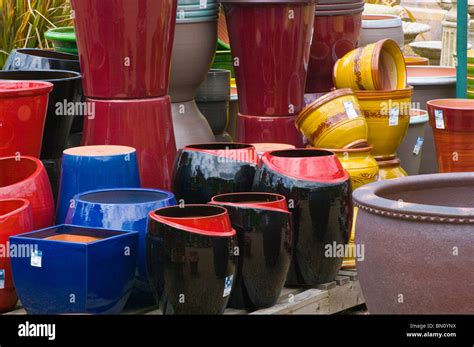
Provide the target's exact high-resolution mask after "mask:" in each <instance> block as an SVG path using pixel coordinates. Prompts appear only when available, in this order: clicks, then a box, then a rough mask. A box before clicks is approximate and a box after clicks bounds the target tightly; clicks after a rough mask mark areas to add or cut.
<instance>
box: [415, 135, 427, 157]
mask: <svg viewBox="0 0 474 347" xmlns="http://www.w3.org/2000/svg"><path fill="white" fill-rule="evenodd" d="M423 142H425V139H424V138H423V137H421V136H420V137H418V138H417V139H416V144H415V148H413V154H414V155H418V154H420V150H421V147H422V146H423Z"/></svg>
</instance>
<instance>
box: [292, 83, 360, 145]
mask: <svg viewBox="0 0 474 347" xmlns="http://www.w3.org/2000/svg"><path fill="white" fill-rule="evenodd" d="M296 127H297V129H299V130H300V131H301V132H302V133H303V134H304V136H305V137H306V138H307V139H308V140H309V142H310V144H311V145H312V146H313V147H319V148H352V147H357V146H364V145H366V144H367V135H368V127H367V123H366V121H365V119H364V117H363V116H362V114H361V111H360V107H359V102H358V100H357V97H356V96H355V94H354V92H353V91H352V90H350V89H338V90H335V91H333V92H330V93H327V94H325V95H324V96H322V97H320V98H319V99H316V100H315V101H314V102H312V103H311V104H309V105H308V106H306V107H305V108H304V109H303V110H302V111H301V112H300V114H299V115H298V117H297V119H296Z"/></svg>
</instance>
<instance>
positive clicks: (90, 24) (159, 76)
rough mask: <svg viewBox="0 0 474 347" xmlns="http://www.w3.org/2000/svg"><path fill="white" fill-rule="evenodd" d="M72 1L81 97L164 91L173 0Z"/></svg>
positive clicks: (127, 96) (145, 94) (143, 95)
mask: <svg viewBox="0 0 474 347" xmlns="http://www.w3.org/2000/svg"><path fill="white" fill-rule="evenodd" d="M71 4H72V8H73V10H74V12H75V20H74V22H75V28H76V36H77V46H78V49H79V52H80V60H81V67H82V72H83V77H84V83H83V84H84V94H85V95H86V96H88V97H91V98H102V99H138V98H154V97H161V96H165V95H166V94H167V90H168V79H169V69H170V61H171V50H172V47H173V37H174V30H175V23H176V15H175V13H176V6H177V2H176V0H158V1H157V0H135V1H133V0H103V1H96V0H72V2H71ZM131 14H133V15H131ZM118 72H120V73H118Z"/></svg>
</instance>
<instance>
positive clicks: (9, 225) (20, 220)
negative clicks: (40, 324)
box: [0, 199, 33, 313]
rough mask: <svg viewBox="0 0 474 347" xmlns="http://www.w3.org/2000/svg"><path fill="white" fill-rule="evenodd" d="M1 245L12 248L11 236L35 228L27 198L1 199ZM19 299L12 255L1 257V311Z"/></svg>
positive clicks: (10, 308)
mask: <svg viewBox="0 0 474 347" xmlns="http://www.w3.org/2000/svg"><path fill="white" fill-rule="evenodd" d="M0 230H1V231H0V245H1V246H2V248H3V249H4V250H9V249H10V244H9V237H10V236H15V235H18V234H22V233H25V232H29V231H32V230H33V215H32V214H31V206H30V202H29V201H28V200H25V199H11V200H0ZM17 301H18V296H17V295H16V290H15V286H14V283H13V276H12V269H11V265H10V257H9V256H5V255H3V256H2V257H0V312H1V313H3V312H8V311H11V310H12V309H13V308H14V307H15V306H16V303H17Z"/></svg>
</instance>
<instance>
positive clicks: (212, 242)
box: [146, 205, 237, 314]
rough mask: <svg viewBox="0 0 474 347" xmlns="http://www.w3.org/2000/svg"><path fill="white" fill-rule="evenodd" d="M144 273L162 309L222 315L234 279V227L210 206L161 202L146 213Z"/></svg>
mask: <svg viewBox="0 0 474 347" xmlns="http://www.w3.org/2000/svg"><path fill="white" fill-rule="evenodd" d="M146 246H147V251H146V254H147V268H148V276H149V280H150V283H151V285H152V288H153V290H154V294H155V297H156V299H157V301H158V302H161V301H162V302H163V310H162V311H163V313H164V314H222V313H223V312H224V310H225V308H226V306H227V303H228V301H229V298H230V295H231V292H232V287H233V285H234V281H235V278H236V256H235V255H234V254H235V251H236V249H235V248H236V247H237V238H236V232H235V230H234V229H233V228H232V225H231V222H230V219H229V214H228V213H227V210H226V209H225V208H223V207H219V206H213V205H183V206H175V207H166V208H162V209H159V210H157V211H154V212H151V213H150V214H149V223H148V233H147V236H146Z"/></svg>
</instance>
